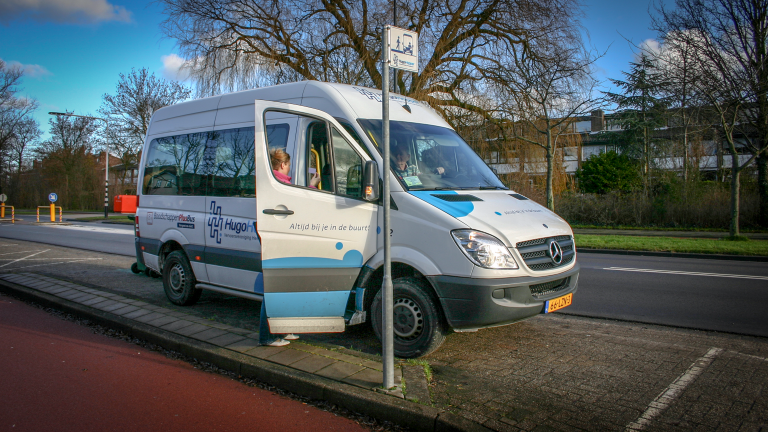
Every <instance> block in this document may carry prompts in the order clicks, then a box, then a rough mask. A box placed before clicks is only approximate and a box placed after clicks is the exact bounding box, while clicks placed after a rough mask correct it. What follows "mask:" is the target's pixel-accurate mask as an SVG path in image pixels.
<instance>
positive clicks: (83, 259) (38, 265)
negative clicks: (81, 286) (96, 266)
mask: <svg viewBox="0 0 768 432" xmlns="http://www.w3.org/2000/svg"><path fill="white" fill-rule="evenodd" d="M51 259H70V258H51ZM100 259H102V258H80V259H75V258H72V259H71V260H70V261H61V262H55V263H45V264H35V265H31V266H24V267H14V268H9V269H5V270H0V271H13V270H18V269H23V268H30V267H40V266H49V265H56V264H70V263H74V262H78V261H88V260H100ZM0 267H2V266H0Z"/></svg>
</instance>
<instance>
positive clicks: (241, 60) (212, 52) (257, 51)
mask: <svg viewBox="0 0 768 432" xmlns="http://www.w3.org/2000/svg"><path fill="white" fill-rule="evenodd" d="M161 4H163V5H164V6H165V13H166V14H167V19H166V20H165V21H164V23H163V30H164V32H165V34H166V35H167V36H168V37H171V38H173V39H176V40H177V41H178V45H179V47H180V49H181V52H182V54H183V55H184V56H185V57H186V58H188V59H190V68H191V72H192V76H193V77H194V78H195V79H196V81H197V84H198V89H199V90H200V91H201V92H202V94H216V93H219V92H221V91H222V90H235V89H242V88H248V87H254V86H259V85H263V84H276V83H283V82H290V81H297V80H302V79H307V80H322V81H330V82H341V83H347V84H357V85H368V86H373V87H379V88H380V87H381V82H382V77H381V73H380V71H379V66H380V64H379V63H380V58H381V42H380V38H381V29H382V28H383V27H384V25H386V24H390V23H391V20H390V17H391V16H392V3H391V2H389V1H385V0H375V1H369V0H363V1H350V0H288V1H277V0H268V1H264V2H251V1H232V0H161ZM579 13H580V8H579V4H578V2H577V1H576V0H506V1H504V0H447V1H438V0H423V1H420V2H417V1H412V0H406V1H399V2H398V14H399V15H400V18H399V21H400V22H399V24H400V25H401V26H403V27H406V28H408V29H410V30H414V31H417V32H418V33H419V54H420V57H421V58H420V59H419V63H420V65H421V70H420V72H419V73H415V74H410V73H398V74H396V79H395V80H394V81H395V86H396V88H397V91H398V92H399V93H401V94H404V95H408V96H410V97H414V98H416V99H420V100H424V101H427V102H428V103H429V104H431V105H432V106H433V107H435V108H436V109H437V110H438V111H440V112H441V113H442V114H443V116H444V117H445V118H446V120H447V121H448V122H449V123H451V124H454V125H455V124H456V123H455V120H456V117H457V116H460V115H463V114H464V113H465V112H473V113H476V114H477V115H478V116H479V117H480V118H491V117H492V116H493V112H492V111H490V110H489V109H488V108H487V107H484V106H481V105H478V104H475V103H473V102H472V101H471V100H470V99H469V98H468V97H467V95H470V94H483V93H487V92H488V90H489V89H490V88H491V85H492V84H494V80H495V79H497V77H498V75H496V74H489V73H488V72H489V71H490V70H500V69H502V68H504V67H505V66H506V65H508V64H510V63H511V62H510V60H509V59H508V58H504V57H500V56H499V53H514V52H516V51H515V50H513V49H512V48H513V47H517V48H518V49H517V52H525V53H526V54H527V55H529V56H535V55H536V53H535V52H533V51H532V50H531V47H532V46H533V44H534V43H544V42H545V41H547V40H557V39H564V38H578V37H579V34H578V20H577V16H578V14H579ZM497 84H500V83H497Z"/></svg>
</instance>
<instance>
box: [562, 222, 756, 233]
mask: <svg viewBox="0 0 768 432" xmlns="http://www.w3.org/2000/svg"><path fill="white" fill-rule="evenodd" d="M571 228H574V229H576V228H578V229H602V230H636V231H702V232H723V233H727V232H728V230H727V229H722V228H696V227H675V228H671V227H658V226H633V225H584V224H572V225H571ZM739 231H741V232H743V233H765V232H768V230H766V229H751V228H746V229H744V228H741V229H740V230H739Z"/></svg>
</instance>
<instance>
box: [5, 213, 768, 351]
mask: <svg viewBox="0 0 768 432" xmlns="http://www.w3.org/2000/svg"><path fill="white" fill-rule="evenodd" d="M0 237H5V238H10V239H20V240H28V241H34V242H40V243H47V244H54V245H60V246H65V247H71V248H78V249H85V250H92V251H98V252H108V253H110V254H117V255H123V256H133V254H134V249H133V248H134V242H133V228H132V226H130V225H113V224H101V223H78V224H74V225H70V226H37V225H32V224H24V223H17V224H14V225H10V224H7V223H5V224H1V225H0ZM0 253H1V252H0ZM578 260H579V262H580V264H581V268H582V270H581V276H580V280H579V290H578V292H577V293H576V295H575V296H574V302H573V304H572V305H571V306H569V307H568V308H566V309H564V310H563V311H562V312H561V313H565V314H573V315H580V316H586V317H599V318H610V319H619V320H628V321H637V322H642V323H649V324H663V325H670V326H676V327H685V328H692V329H700V330H714V331H723V332H730V333H736V334H745V335H753V336H763V337H766V336H768V313H766V312H765V309H766V307H767V306H768V264H767V263H763V262H751V261H731V260H710V259H691V258H666V257H646V256H627V255H609V254H592V253H580V254H579V257H578ZM2 265H3V264H2V263H1V262H0V271H1V270H2ZM14 267H17V265H14ZM30 270H31V269H30ZM158 282H159V281H158Z"/></svg>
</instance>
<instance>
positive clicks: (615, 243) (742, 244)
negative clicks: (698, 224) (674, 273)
mask: <svg viewBox="0 0 768 432" xmlns="http://www.w3.org/2000/svg"><path fill="white" fill-rule="evenodd" d="M575 237H576V239H575V240H576V247H577V249H578V248H580V247H582V248H591V249H619V250H636V251H649V252H678V253H704V254H725V255H755V256H768V240H749V241H731V240H727V239H700V238H676V237H641V236H618V235H589V234H576V235H575ZM740 240H741V239H740Z"/></svg>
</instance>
